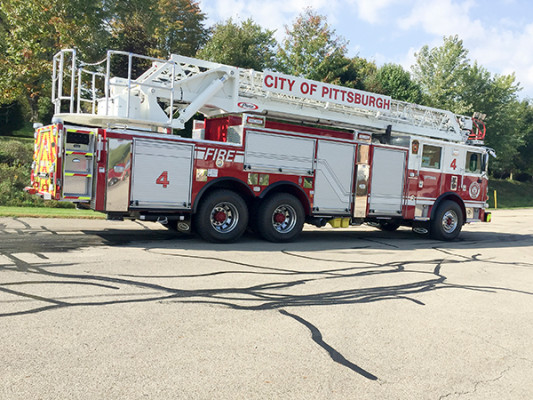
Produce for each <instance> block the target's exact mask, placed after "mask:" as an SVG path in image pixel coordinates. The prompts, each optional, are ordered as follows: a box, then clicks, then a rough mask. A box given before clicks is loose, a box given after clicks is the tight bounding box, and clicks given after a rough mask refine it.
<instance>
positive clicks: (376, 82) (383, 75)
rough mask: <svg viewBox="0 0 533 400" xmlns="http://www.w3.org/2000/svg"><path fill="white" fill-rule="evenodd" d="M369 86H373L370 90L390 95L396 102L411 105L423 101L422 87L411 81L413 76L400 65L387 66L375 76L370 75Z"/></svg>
mask: <svg viewBox="0 0 533 400" xmlns="http://www.w3.org/2000/svg"><path fill="white" fill-rule="evenodd" d="M367 86H371V88H370V87H369V89H368V90H371V91H374V92H377V93H381V94H386V95H389V96H391V97H392V98H393V99H396V100H402V101H407V102H410V103H420V102H421V101H422V90H421V88H420V86H419V85H418V84H417V83H416V82H415V81H414V80H412V79H411V74H410V73H409V72H408V71H406V70H404V69H403V67H402V66H401V65H398V64H385V65H383V66H381V67H380V68H378V70H377V71H376V73H375V74H373V75H369V77H368V81H367Z"/></svg>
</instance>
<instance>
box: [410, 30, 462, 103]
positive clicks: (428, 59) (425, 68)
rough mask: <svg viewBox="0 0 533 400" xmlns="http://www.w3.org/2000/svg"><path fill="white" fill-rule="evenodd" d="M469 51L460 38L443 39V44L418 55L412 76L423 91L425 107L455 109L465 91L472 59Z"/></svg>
mask: <svg viewBox="0 0 533 400" xmlns="http://www.w3.org/2000/svg"><path fill="white" fill-rule="evenodd" d="M467 55H468V50H466V49H465V48H464V47H463V41H462V40H460V39H459V38H458V36H449V37H445V38H444V44H443V45H442V46H440V47H434V48H432V49H430V48H429V47H428V46H427V45H426V46H424V47H422V49H420V52H418V53H416V54H415V56H416V63H415V65H414V66H413V68H412V69H413V77H414V80H415V81H416V82H418V84H419V85H420V87H421V88H422V92H423V94H424V102H425V104H427V105H429V106H433V107H438V108H445V109H452V108H453V107H454V106H455V105H456V101H457V100H458V99H457V97H458V94H459V93H460V92H461V91H462V89H463V82H464V81H465V75H466V74H467V72H468V68H469V62H470V60H469V59H468V58H467Z"/></svg>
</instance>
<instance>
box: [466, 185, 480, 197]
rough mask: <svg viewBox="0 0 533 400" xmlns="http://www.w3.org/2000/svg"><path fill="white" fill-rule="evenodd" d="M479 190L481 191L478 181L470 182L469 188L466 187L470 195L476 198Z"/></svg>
mask: <svg viewBox="0 0 533 400" xmlns="http://www.w3.org/2000/svg"><path fill="white" fill-rule="evenodd" d="M479 192H481V186H479V183H477V182H472V184H471V185H470V188H469V189H468V193H470V197H471V198H473V199H477V197H478V196H479Z"/></svg>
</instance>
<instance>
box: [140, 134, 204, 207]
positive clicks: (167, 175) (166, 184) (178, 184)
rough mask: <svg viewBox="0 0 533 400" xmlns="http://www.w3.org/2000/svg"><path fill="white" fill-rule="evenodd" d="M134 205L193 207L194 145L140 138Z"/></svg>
mask: <svg viewBox="0 0 533 400" xmlns="http://www.w3.org/2000/svg"><path fill="white" fill-rule="evenodd" d="M133 154H134V157H133V172H132V182H131V207H132V208H135V207H139V208H142V207H150V208H180V209H183V208H185V209H190V208H191V182H192V169H193V154H194V145H192V144H185V143H172V142H163V141H160V140H147V139H137V140H135V144H134V152H133Z"/></svg>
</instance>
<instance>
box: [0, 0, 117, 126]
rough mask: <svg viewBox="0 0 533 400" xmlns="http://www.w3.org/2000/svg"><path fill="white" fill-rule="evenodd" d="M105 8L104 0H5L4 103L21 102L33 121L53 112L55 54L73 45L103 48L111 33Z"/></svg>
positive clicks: (0, 11)
mask: <svg viewBox="0 0 533 400" xmlns="http://www.w3.org/2000/svg"><path fill="white" fill-rule="evenodd" d="M102 12H103V3H102V1H101V0H95V1H92V2H89V3H87V2H85V1H82V0H41V1H24V0H2V2H1V3H0V36H1V38H2V45H1V50H2V52H3V54H4V57H2V58H1V59H0V93H1V97H0V103H3V104H5V103H12V102H14V101H17V102H19V103H20V104H21V105H23V107H24V109H26V110H27V114H28V118H29V119H30V120H32V121H36V120H38V119H39V112H40V111H41V113H42V112H48V110H49V107H50V101H49V93H50V78H51V77H50V75H51V71H52V56H53V54H54V53H55V52H56V51H57V50H58V49H59V48H69V47H77V48H79V49H80V52H81V53H82V54H88V55H91V54H93V53H96V52H98V49H99V43H101V40H100V39H101V38H102V37H106V35H107V32H106V31H105V30H104V29H103V27H102V26H100V20H99V18H100V16H101V13H102Z"/></svg>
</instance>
